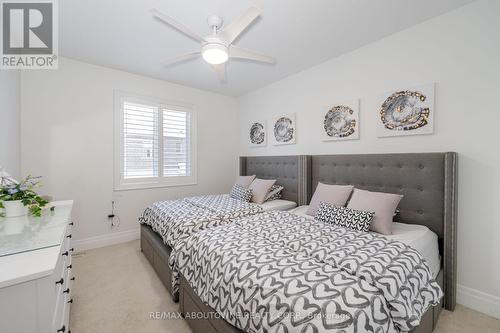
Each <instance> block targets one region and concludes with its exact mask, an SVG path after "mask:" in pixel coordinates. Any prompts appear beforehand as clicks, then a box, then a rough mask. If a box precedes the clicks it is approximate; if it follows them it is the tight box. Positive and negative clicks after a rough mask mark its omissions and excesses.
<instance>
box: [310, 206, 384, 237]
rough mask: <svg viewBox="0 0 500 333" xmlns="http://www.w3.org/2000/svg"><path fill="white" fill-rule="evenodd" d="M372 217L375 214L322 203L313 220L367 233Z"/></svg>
mask: <svg viewBox="0 0 500 333" xmlns="http://www.w3.org/2000/svg"><path fill="white" fill-rule="evenodd" d="M374 215H375V213H372V212H365V211H362V210H354V209H351V208H347V207H339V206H334V205H331V204H329V203H326V202H322V203H320V205H319V208H318V212H317V213H316V215H315V216H314V219H315V220H317V221H320V222H324V223H330V224H335V225H338V226H340V227H344V228H349V229H353V230H356V231H364V232H368V230H369V228H370V223H371V221H372V219H373V216H374Z"/></svg>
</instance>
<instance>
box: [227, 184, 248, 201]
mask: <svg viewBox="0 0 500 333" xmlns="http://www.w3.org/2000/svg"><path fill="white" fill-rule="evenodd" d="M229 196H230V197H231V198H233V199H237V200H241V201H245V202H250V200H251V199H252V190H250V189H247V188H244V187H243V186H241V185H239V184H234V185H233V188H232V189H231V193H229Z"/></svg>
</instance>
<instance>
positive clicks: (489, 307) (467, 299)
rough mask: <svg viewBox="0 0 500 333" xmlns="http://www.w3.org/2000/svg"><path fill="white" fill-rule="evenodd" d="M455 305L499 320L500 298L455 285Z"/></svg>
mask: <svg viewBox="0 0 500 333" xmlns="http://www.w3.org/2000/svg"><path fill="white" fill-rule="evenodd" d="M457 303H459V304H462V305H464V306H466V307H468V308H471V309H473V310H476V311H479V312H482V313H484V314H487V315H489V316H492V317H495V318H498V319H500V297H498V296H493V295H490V294H487V293H484V292H482V291H479V290H476V289H472V288H469V287H466V286H463V285H460V284H459V285H457Z"/></svg>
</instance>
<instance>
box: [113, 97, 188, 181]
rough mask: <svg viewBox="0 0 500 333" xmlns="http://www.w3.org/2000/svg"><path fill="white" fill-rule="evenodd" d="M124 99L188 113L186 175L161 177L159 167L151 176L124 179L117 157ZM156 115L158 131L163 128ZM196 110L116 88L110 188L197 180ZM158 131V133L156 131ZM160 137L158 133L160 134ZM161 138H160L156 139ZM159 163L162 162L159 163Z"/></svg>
mask: <svg viewBox="0 0 500 333" xmlns="http://www.w3.org/2000/svg"><path fill="white" fill-rule="evenodd" d="M124 100H127V101H129V102H132V103H133V102H135V103H143V104H155V105H157V106H158V108H159V110H161V109H169V110H178V111H184V112H188V113H189V114H190V129H189V133H190V138H189V142H190V145H191V147H190V153H191V156H190V164H191V170H190V175H189V176H179V177H162V175H163V169H162V168H161V167H160V168H159V170H158V171H159V176H158V177H154V178H146V179H131V180H127V181H126V182H125V181H123V179H122V170H123V165H122V160H121V158H120V156H121V152H122V150H123V142H122V139H121V137H122V131H123V125H122V123H123V117H122V104H123V102H124ZM158 117H159V120H160V122H159V127H160V128H159V130H160V131H162V130H163V126H162V123H161V121H162V114H161V112H158ZM197 120H198V119H197V112H196V109H195V106H194V105H193V104H189V103H185V102H179V101H174V100H162V99H159V98H156V97H150V96H141V95H137V94H133V93H128V92H124V91H120V90H115V91H114V127H113V128H114V135H113V138H114V142H113V154H114V156H113V171H114V176H113V179H114V191H127V190H140V189H149V188H159V187H176V186H191V185H196V184H197V183H198V163H197V157H198V153H197V145H198V136H197V125H198V124H197ZM160 134H161V132H160ZM160 137H161V136H160ZM160 141H162V140H160ZM159 144H160V147H159V149H160V152H159V154H160V156H159V157H160V159H159V160H160V161H163V150H162V146H163V142H159ZM162 163H163V162H162Z"/></svg>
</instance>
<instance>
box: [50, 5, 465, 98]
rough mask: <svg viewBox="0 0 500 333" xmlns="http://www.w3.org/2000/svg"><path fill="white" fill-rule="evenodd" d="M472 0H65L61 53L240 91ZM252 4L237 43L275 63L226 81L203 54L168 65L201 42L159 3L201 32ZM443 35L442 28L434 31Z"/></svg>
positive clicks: (232, 72) (248, 66) (244, 68)
mask: <svg viewBox="0 0 500 333" xmlns="http://www.w3.org/2000/svg"><path fill="white" fill-rule="evenodd" d="M469 2H472V1H471V0H268V1H264V0H258V1H255V0H254V1H250V0H238V1H235V0H177V1H176V0H64V1H60V2H59V4H60V10H61V16H60V17H61V21H60V29H59V31H60V54H61V55H62V56H65V57H69V58H73V59H77V60H81V61H85V62H88V63H92V64H97V65H102V66H106V67H111V68H115V69H119V70H124V71H128V72H132V73H136V74H141V75H146V76H150V77H154V78H158V79H163V80H167V81H171V82H175V83H180V84H184V85H187V86H191V87H195V88H200V89H205V90H210V91H215V92H219V93H222V94H226V95H233V96H239V95H242V94H245V93H247V92H249V91H252V90H255V89H258V88H260V87H262V86H265V85H267V84H270V83H272V82H275V81H277V80H280V79H282V78H284V77H286V76H288V75H291V74H293V73H296V72H299V71H301V70H304V69H306V68H308V67H311V66H314V65H316V64H318V63H321V62H323V61H325V60H328V59H330V58H333V57H336V56H339V55H341V54H343V53H346V52H349V51H352V50H354V49H356V48H358V47H360V46H363V45H366V44H368V43H371V42H373V41H376V40H378V39H380V38H382V37H384V36H388V35H390V34H393V33H395V32H398V31H401V30H403V29H405V28H408V27H410V26H413V25H415V24H418V23H420V22H422V21H425V20H427V19H429V18H431V17H434V16H437V15H440V14H443V13H445V12H447V11H450V10H452V9H454V8H457V7H459V6H462V5H464V4H466V3H469ZM251 5H256V6H257V7H259V8H261V10H262V16H261V18H259V19H257V20H256V21H255V22H254V23H253V24H252V26H251V27H249V29H247V30H246V31H245V32H244V33H243V34H242V35H241V36H240V37H239V38H238V40H237V41H236V42H235V45H237V46H241V47H244V48H249V49H253V50H256V51H259V52H261V53H265V54H269V55H272V56H275V57H276V58H277V64H276V65H264V64H258V63H252V62H247V61H243V60H230V62H229V63H228V64H227V82H226V83H221V82H219V80H218V79H217V76H216V75H215V73H214V71H213V69H212V68H211V67H210V66H209V65H208V64H206V63H205V62H204V61H203V60H201V59H198V60H193V61H188V62H184V63H182V64H179V65H177V66H173V67H169V68H165V67H164V66H163V63H165V62H166V61H167V60H169V59H171V58H173V57H175V56H177V55H181V54H184V53H187V52H190V51H196V50H198V49H199V44H198V43H197V42H195V41H193V40H191V39H190V38H188V37H186V36H185V35H183V34H181V33H179V32H177V31H175V30H173V29H171V28H169V27H168V26H165V25H163V24H162V23H160V22H158V21H157V20H154V19H153V17H152V16H151V14H150V12H149V10H150V9H151V8H152V7H157V8H158V9H160V10H161V11H163V12H164V13H166V14H168V15H170V16H172V17H174V18H176V19H177V20H179V21H180V22H182V23H184V24H185V25H187V26H188V27H190V28H191V29H192V30H194V31H196V32H198V33H200V34H201V35H208V34H209V29H208V25H207V23H206V18H207V16H208V15H209V14H211V13H216V14H218V15H219V16H221V17H222V18H223V19H224V20H225V22H226V24H227V23H229V22H231V21H232V20H234V19H236V18H237V17H238V16H239V15H240V14H241V13H242V12H243V11H244V10H245V9H247V8H248V7H249V6H251ZM436 33H438V32H436Z"/></svg>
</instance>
